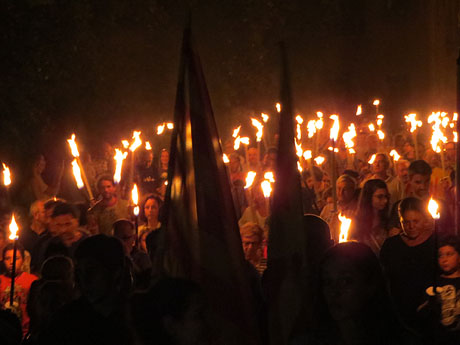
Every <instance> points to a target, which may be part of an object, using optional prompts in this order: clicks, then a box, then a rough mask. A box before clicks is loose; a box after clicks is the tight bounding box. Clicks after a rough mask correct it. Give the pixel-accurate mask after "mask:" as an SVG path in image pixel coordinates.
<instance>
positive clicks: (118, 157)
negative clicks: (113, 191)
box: [113, 149, 128, 184]
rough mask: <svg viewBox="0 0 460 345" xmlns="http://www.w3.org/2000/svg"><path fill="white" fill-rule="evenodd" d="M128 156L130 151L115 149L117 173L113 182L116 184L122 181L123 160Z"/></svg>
mask: <svg viewBox="0 0 460 345" xmlns="http://www.w3.org/2000/svg"><path fill="white" fill-rule="evenodd" d="M127 156H128V152H121V151H120V150H119V149H115V156H114V157H113V159H114V160H115V173H114V174H113V182H115V183H116V184H118V183H120V181H121V172H122V167H123V161H124V160H125V159H126V157H127Z"/></svg>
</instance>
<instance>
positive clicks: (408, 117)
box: [404, 113, 423, 133]
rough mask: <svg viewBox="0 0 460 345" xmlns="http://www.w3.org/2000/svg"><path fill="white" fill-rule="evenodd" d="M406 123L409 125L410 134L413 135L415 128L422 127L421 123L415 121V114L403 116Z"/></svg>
mask: <svg viewBox="0 0 460 345" xmlns="http://www.w3.org/2000/svg"><path fill="white" fill-rule="evenodd" d="M404 118H405V119H406V122H407V123H410V132H411V133H414V132H415V131H416V129H417V127H422V124H423V123H422V121H420V120H417V114H414V113H412V114H409V115H404Z"/></svg>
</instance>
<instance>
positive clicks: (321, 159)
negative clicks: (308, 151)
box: [314, 156, 326, 165]
mask: <svg viewBox="0 0 460 345" xmlns="http://www.w3.org/2000/svg"><path fill="white" fill-rule="evenodd" d="M325 160H326V159H325V158H324V157H323V156H318V157H316V158H315V159H314V161H315V163H316V165H321V164H323V163H324V161H325Z"/></svg>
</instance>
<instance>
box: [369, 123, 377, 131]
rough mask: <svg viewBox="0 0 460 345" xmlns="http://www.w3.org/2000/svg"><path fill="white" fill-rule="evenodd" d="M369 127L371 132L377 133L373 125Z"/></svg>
mask: <svg viewBox="0 0 460 345" xmlns="http://www.w3.org/2000/svg"><path fill="white" fill-rule="evenodd" d="M368 127H369V130H370V131H371V132H375V126H374V124H373V123H370V124H369V126H368Z"/></svg>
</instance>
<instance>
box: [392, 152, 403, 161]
mask: <svg viewBox="0 0 460 345" xmlns="http://www.w3.org/2000/svg"><path fill="white" fill-rule="evenodd" d="M390 156H391V157H393V160H394V161H395V162H397V161H399V159H400V158H401V156H400V155H399V154H398V152H397V151H396V150H391V151H390Z"/></svg>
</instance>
